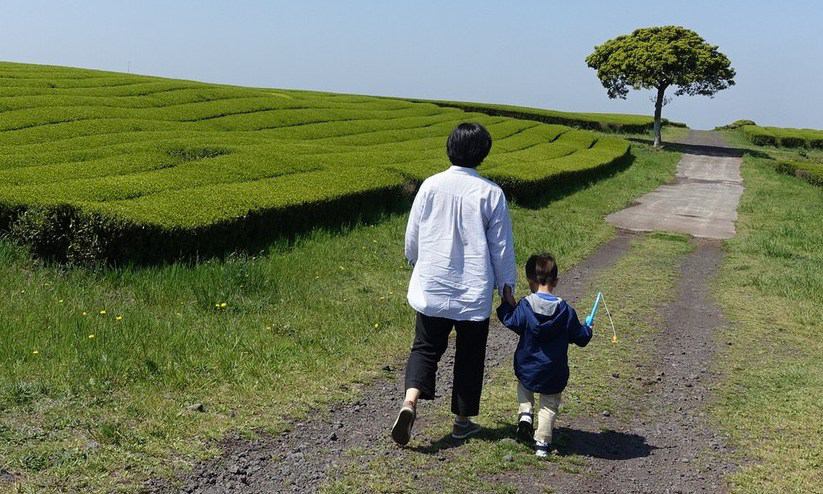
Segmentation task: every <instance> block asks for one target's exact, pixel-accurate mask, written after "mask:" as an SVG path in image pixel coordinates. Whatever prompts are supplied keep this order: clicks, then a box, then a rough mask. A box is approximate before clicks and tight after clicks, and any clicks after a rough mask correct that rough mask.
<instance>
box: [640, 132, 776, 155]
mask: <svg viewBox="0 0 823 494" xmlns="http://www.w3.org/2000/svg"><path fill="white" fill-rule="evenodd" d="M626 139H627V140H629V141H632V142H636V143H638V144H646V145H649V146H652V145H653V144H654V141H653V140H652V139H647V138H644V137H626ZM663 149H666V150H669V151H676V152H678V153H684V154H700V155H706V156H718V157H733V158H739V157H742V156H743V155H744V154H750V155H752V156H755V157H757V158H769V157H770V156H769V155H768V154H766V153H764V152H763V151H758V150H756V149H749V148H738V147H733V146H704V145H698V144H685V143H681V142H664V143H663Z"/></svg>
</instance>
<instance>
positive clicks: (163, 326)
mask: <svg viewBox="0 0 823 494" xmlns="http://www.w3.org/2000/svg"><path fill="white" fill-rule="evenodd" d="M633 152H634V153H635V155H636V158H635V160H634V163H633V164H632V166H631V167H629V168H627V169H625V170H623V171H619V172H618V173H617V174H615V175H614V176H612V177H611V178H608V179H606V180H602V181H599V182H596V183H588V184H580V186H579V187H578V188H574V187H568V188H566V189H562V190H555V191H552V192H551V195H549V196H547V197H546V200H547V201H550V202H549V203H548V205H544V206H541V207H534V208H526V207H517V206H515V207H513V209H512V216H513V220H514V225H515V237H516V238H517V254H518V257H519V259H520V260H521V261H522V260H523V259H525V256H526V255H527V254H528V253H530V252H531V251H533V250H537V249H545V248H549V249H551V250H553V251H554V252H555V253H556V255H557V256H558V258H559V262H561V263H562V265H563V266H571V265H573V264H574V263H576V262H578V261H579V260H581V259H583V258H584V257H585V256H586V255H588V254H589V253H591V252H592V251H593V250H594V249H595V248H596V247H597V245H598V244H599V243H601V242H603V241H605V240H607V239H609V238H610V237H611V236H612V235H613V230H612V228H611V227H610V226H608V225H607V224H606V223H605V222H603V220H602V218H603V216H604V215H606V214H608V213H609V212H612V211H615V210H617V209H620V208H623V207H625V206H626V205H627V204H629V203H630V202H631V201H632V200H633V199H634V198H636V197H637V196H638V195H639V194H641V193H644V192H647V191H649V190H652V189H654V188H655V187H657V186H658V185H660V184H661V183H663V182H665V181H666V180H668V179H670V178H671V177H672V176H673V172H674V166H675V162H676V160H677V155H676V154H674V153H668V152H656V151H650V150H647V149H646V148H645V147H643V146H636V147H635V149H634V151H633ZM405 220H406V218H405V215H404V214H390V215H386V216H385V217H384V218H383V219H382V220H381V221H378V222H375V223H373V224H363V225H358V226H354V227H351V228H348V229H344V230H343V231H337V230H319V231H316V232H314V233H312V234H308V235H302V236H299V237H298V238H297V239H296V240H295V241H294V242H292V243H289V244H287V243H286V242H285V241H283V242H278V243H275V244H273V245H271V246H270V247H269V248H268V249H267V250H266V251H264V252H262V253H260V254H259V255H255V256H237V257H233V258H229V259H225V260H212V261H208V262H203V263H200V264H197V265H193V266H192V265H186V264H180V263H174V264H169V265H163V266H154V267H144V268H127V267H121V268H116V269H107V270H98V271H89V270H83V269H74V268H65V267H59V266H53V265H44V264H42V263H40V262H38V261H36V260H32V259H31V258H30V257H29V256H28V255H27V253H26V252H25V251H24V250H23V249H20V248H18V247H14V246H12V245H11V244H9V243H8V242H6V241H2V242H0V280H2V281H1V282H0V312H2V313H3V314H4V321H3V322H4V324H3V331H4V336H3V338H4V345H2V346H0V365H2V368H3V369H4V372H3V373H2V374H0V437H2V439H3V440H2V441H0V469H3V470H7V471H9V472H12V474H13V475H15V477H17V479H18V481H17V484H16V485H14V486H11V487H9V489H11V490H12V491H13V492H61V491H63V492H66V491H67V492H77V491H88V492H133V491H135V490H137V486H139V484H140V483H141V482H142V481H143V480H145V479H146V478H148V477H152V476H158V475H160V476H163V475H171V474H172V472H175V471H179V470H180V469H185V468H186V467H187V466H188V465H190V464H191V462H193V461H195V460H197V459H198V458H202V457H203V456H207V455H210V454H214V453H215V451H214V450H213V449H211V446H210V445H211V444H212V443H211V440H213V439H216V438H219V437H221V436H222V435H223V434H225V433H226V432H227V431H232V430H236V431H240V432H243V433H252V432H253V431H255V430H260V429H263V430H267V431H270V432H276V431H278V430H281V428H282V426H283V420H285V419H288V418H290V417H299V416H302V415H304V414H305V413H307V411H308V410H310V409H311V408H312V407H316V406H318V404H320V403H326V402H330V401H336V400H344V399H349V398H351V397H352V395H353V394H356V393H353V391H352V384H353V383H357V382H361V381H367V380H369V379H371V378H373V377H374V376H376V375H377V374H378V373H379V369H380V367H381V366H382V364H381V363H385V362H391V361H393V360H394V359H395V358H398V356H400V355H401V354H403V353H404V352H405V351H406V350H407V349H408V344H409V341H410V340H409V338H410V334H411V333H410V331H411V327H412V314H411V311H410V309H408V307H407V305H406V303H405V289H406V284H407V277H408V274H409V272H408V268H407V267H406V265H405V262H404V261H403V259H402V238H403V230H404V227H405ZM330 294H331V295H330ZM223 304H226V305H225V306H223ZM101 311H105V314H101ZM84 313H85V314H84ZM341 315H343V317H341ZM119 316H122V318H121V319H118V317H119ZM90 335H94V337H93V338H90V337H89V336H90ZM35 352H36V353H35ZM376 362H377V363H376ZM195 403H202V404H203V405H204V406H205V409H206V411H205V412H203V413H198V412H192V411H190V410H188V406H189V405H192V404H195ZM0 489H2V487H0Z"/></svg>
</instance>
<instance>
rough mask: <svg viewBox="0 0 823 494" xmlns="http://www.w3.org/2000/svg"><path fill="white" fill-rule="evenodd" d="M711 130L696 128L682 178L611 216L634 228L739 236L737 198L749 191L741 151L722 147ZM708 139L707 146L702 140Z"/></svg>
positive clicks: (680, 173) (687, 147)
mask: <svg viewBox="0 0 823 494" xmlns="http://www.w3.org/2000/svg"><path fill="white" fill-rule="evenodd" d="M717 139H719V137H718V136H717V135H716V134H714V133H710V132H701V131H690V132H689V136H688V137H687V139H686V141H685V145H684V146H683V151H684V154H683V158H682V159H681V160H680V163H679V164H678V165H677V176H676V181H675V183H673V184H667V185H663V186H661V187H659V188H658V189H657V190H654V191H652V192H649V193H648V194H646V195H644V196H642V197H640V198H639V199H638V200H637V204H636V205H634V206H632V207H630V208H626V209H624V210H622V211H618V212H616V213H613V214H610V215H609V216H608V217H606V221H608V222H609V223H611V224H612V225H614V226H617V227H618V228H624V229H627V230H633V231H643V232H648V231H655V230H666V231H672V232H680V233H687V234H689V235H693V236H695V237H701V238H713V239H729V238H732V237H734V233H735V230H734V222H735V221H736V220H737V204H738V202H740V196H741V195H742V194H743V178H742V177H741V176H740V163H741V158H740V156H737V155H735V153H733V152H730V151H729V150H727V149H725V148H722V147H720V144H721V143H720V142H718V140H717ZM700 142H705V143H706V146H704V147H700V146H699V145H698V144H699V143H700Z"/></svg>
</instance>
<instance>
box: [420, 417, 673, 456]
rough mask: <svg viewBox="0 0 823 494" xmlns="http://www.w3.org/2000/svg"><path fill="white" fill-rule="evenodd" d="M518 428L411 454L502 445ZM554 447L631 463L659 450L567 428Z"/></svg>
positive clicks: (627, 438) (628, 436)
mask: <svg viewBox="0 0 823 494" xmlns="http://www.w3.org/2000/svg"><path fill="white" fill-rule="evenodd" d="M516 433H517V428H516V427H515V425H514V424H510V423H504V422H498V424H497V426H496V427H489V428H486V427H484V428H483V429H482V430H481V431H480V432H478V433H477V435H475V436H472V437H470V438H468V439H464V440H459V439H454V438H452V437H451V434H446V435H444V436H442V437H441V438H439V439H437V440H435V441H432V442H431V443H430V444H427V445H420V446H413V447H411V448H409V449H410V450H411V451H414V452H416V453H421V454H426V455H437V454H438V453H440V452H441V451H445V450H448V449H452V448H456V447H459V446H462V445H463V444H464V443H466V442H467V441H487V442H499V441H501V440H503V439H506V438H509V439H514V438H515V437H516ZM554 437H555V441H554V447H555V448H556V449H557V454H558V455H559V456H572V455H577V456H588V457H591V458H603V459H606V460H629V459H632V458H643V457H646V456H649V455H650V454H651V452H652V451H653V450H655V449H657V448H656V447H655V446H652V445H650V444H648V443H646V438H645V437H643V436H641V435H639V434H632V433H626V432H618V431H613V430H608V429H607V430H602V431H600V432H591V431H584V430H578V429H571V428H568V427H559V428H556V429H555V430H554Z"/></svg>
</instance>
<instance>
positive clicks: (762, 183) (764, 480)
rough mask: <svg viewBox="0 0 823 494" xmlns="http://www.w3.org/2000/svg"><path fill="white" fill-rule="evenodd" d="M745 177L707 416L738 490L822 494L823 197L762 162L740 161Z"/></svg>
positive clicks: (720, 284)
mask: <svg viewBox="0 0 823 494" xmlns="http://www.w3.org/2000/svg"><path fill="white" fill-rule="evenodd" d="M742 171H743V179H744V183H745V184H746V190H745V192H744V194H743V197H742V202H741V205H740V208H739V209H738V214H739V219H738V222H737V231H738V234H737V236H736V237H735V238H734V239H732V240H730V241H728V242H727V244H726V249H727V252H728V254H727V258H726V261H725V262H724V264H723V267H722V269H721V271H720V274H719V277H718V279H717V282H716V283H715V287H714V293H715V295H716V297H717V298H718V300H719V301H720V303H721V305H722V307H723V309H724V312H725V314H726V315H727V317H728V318H729V320H730V321H731V323H732V327H733V333H728V334H726V335H724V336H723V337H722V338H721V341H719V342H718V343H719V346H720V347H721V348H725V349H726V350H725V351H724V355H723V356H722V357H721V358H719V360H718V368H719V369H720V370H722V371H724V372H725V374H726V378H725V381H724V383H723V385H722V387H721V388H720V390H719V392H718V394H719V398H718V400H717V402H716V403H715V405H714V407H713V414H714V416H715V418H716V420H717V421H718V423H719V425H720V426H721V427H722V428H723V429H725V430H727V431H728V432H729V433H730V434H731V437H732V439H733V441H734V443H735V444H736V445H737V447H738V449H739V453H740V456H741V457H742V458H744V459H745V461H744V463H743V467H742V468H741V469H740V470H739V471H738V472H737V473H736V474H734V475H733V476H732V478H731V481H732V483H733V491H734V492H736V493H747V494H748V493H760V492H784V493H805V492H820V486H821V482H823V476H822V475H821V472H823V439H821V438H823V427H822V426H821V424H823V422H822V421H821V420H820V411H821V410H823V362H821V359H820V355H821V354H823V343H821V339H820V329H821V323H820V321H821V320H823V250H821V247H820V246H821V245H823V226H821V222H820V217H821V215H823V192H822V191H821V190H820V188H815V187H812V186H810V185H808V184H805V183H803V182H801V181H799V180H796V179H795V178H793V177H788V176H785V175H781V174H779V173H778V172H777V171H776V169H775V162H773V161H772V160H769V159H766V158H761V157H756V156H754V155H748V156H746V157H745V159H744V166H743V170H742ZM727 341H728V342H730V343H732V345H731V346H728V345H727V344H726V343H727Z"/></svg>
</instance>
